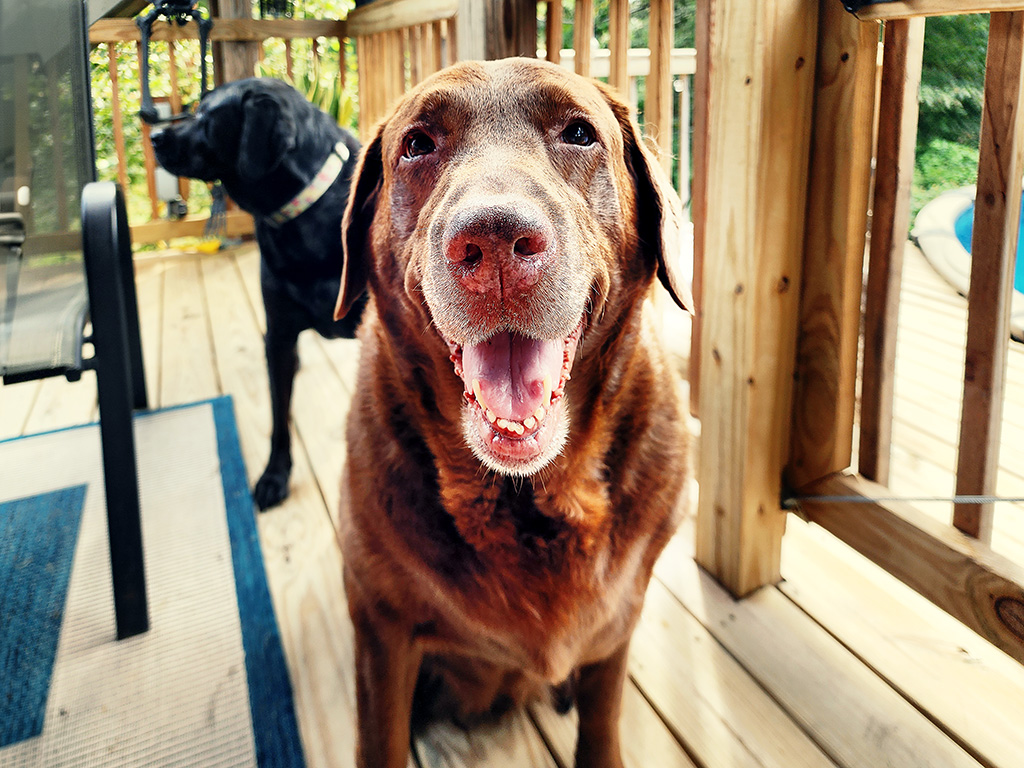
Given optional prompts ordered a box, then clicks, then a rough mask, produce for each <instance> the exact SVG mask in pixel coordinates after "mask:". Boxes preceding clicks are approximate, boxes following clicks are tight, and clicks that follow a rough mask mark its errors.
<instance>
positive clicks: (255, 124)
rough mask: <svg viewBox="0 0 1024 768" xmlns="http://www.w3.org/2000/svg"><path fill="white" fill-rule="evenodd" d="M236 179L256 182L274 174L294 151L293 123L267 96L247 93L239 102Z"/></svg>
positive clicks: (271, 97)
mask: <svg viewBox="0 0 1024 768" xmlns="http://www.w3.org/2000/svg"><path fill="white" fill-rule="evenodd" d="M242 113H243V118H242V135H241V137H240V139H239V145H238V175H239V176H241V178H242V179H243V180H245V181H256V180H258V179H261V178H263V177H264V176H266V175H267V174H268V173H270V172H271V171H272V170H274V169H275V168H276V167H277V166H278V164H279V163H280V162H281V160H282V159H283V158H284V156H285V155H286V154H288V152H290V151H291V150H292V149H293V148H294V147H295V121H294V120H293V119H292V118H291V116H290V115H289V114H288V112H287V110H285V109H283V108H282V107H281V104H280V102H279V101H278V100H277V99H275V98H274V97H273V96H271V95H270V94H267V93H250V94H248V95H246V96H245V97H244V98H243V102H242Z"/></svg>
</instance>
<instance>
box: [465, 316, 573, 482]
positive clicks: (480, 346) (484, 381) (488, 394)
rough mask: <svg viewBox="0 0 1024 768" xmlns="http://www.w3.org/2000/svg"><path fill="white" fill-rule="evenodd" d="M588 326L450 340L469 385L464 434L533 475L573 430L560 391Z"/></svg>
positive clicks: (478, 449)
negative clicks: (549, 334) (550, 334)
mask: <svg viewBox="0 0 1024 768" xmlns="http://www.w3.org/2000/svg"><path fill="white" fill-rule="evenodd" d="M582 331H583V321H582V320H581V321H580V323H579V325H577V326H576V329H575V330H574V331H573V332H572V333H570V334H569V335H568V336H566V337H564V338H557V339H532V338H529V337H527V336H523V335H520V334H518V333H515V332H511V331H504V332H501V333H497V334H495V335H494V336H491V337H490V338H488V339H486V340H485V341H482V342H480V343H477V344H469V345H466V346H460V345H458V344H455V343H453V342H451V341H449V342H448V346H449V348H450V349H451V361H452V364H453V365H454V366H455V374H456V375H457V376H459V378H461V379H462V381H463V385H464V387H465V389H464V394H465V398H466V401H467V404H466V409H465V411H464V414H463V428H464V430H465V432H466V438H467V440H468V441H469V443H470V447H471V448H472V449H473V451H474V453H475V454H476V455H477V457H478V458H479V459H480V460H481V461H483V462H484V463H485V464H486V465H487V466H489V467H490V468H491V469H494V470H496V471H499V472H502V473H504V474H514V475H529V474H532V473H534V472H536V471H537V470H538V469H540V468H541V467H542V466H544V465H545V464H547V463H548V461H550V460H551V459H552V458H554V456H556V455H557V454H558V452H559V451H560V450H561V448H562V444H563V443H564V441H565V436H566V434H567V432H568V428H567V425H566V417H565V408H564V404H563V402H562V396H563V395H564V394H565V384H566V382H567V381H568V380H569V378H570V373H571V371H572V364H573V360H574V358H575V356H576V347H577V345H578V343H579V340H580V334H581V333H582Z"/></svg>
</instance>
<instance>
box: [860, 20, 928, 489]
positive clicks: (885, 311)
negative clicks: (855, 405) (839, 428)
mask: <svg viewBox="0 0 1024 768" xmlns="http://www.w3.org/2000/svg"><path fill="white" fill-rule="evenodd" d="M923 54H924V18H917V19H899V20H893V21H887V22H886V23H885V48H884V56H885V58H884V61H883V65H882V82H881V88H880V89H879V90H880V102H879V103H880V106H879V113H880V114H883V115H885V119H884V120H879V122H878V145H877V149H876V152H875V157H876V161H875V168H876V171H875V194H874V205H873V206H872V215H871V257H870V264H869V267H868V285H867V292H866V294H865V303H864V369H863V373H862V376H861V382H862V383H861V405H860V443H859V450H858V462H859V468H860V473H861V474H862V475H863V476H864V477H866V478H868V479H869V480H874V481H875V482H877V483H881V484H882V485H888V484H889V447H890V442H891V440H892V403H893V386H894V383H895V368H896V326H897V319H898V317H899V296H900V278H901V275H902V272H903V252H904V250H906V247H907V232H908V231H909V229H910V181H911V179H912V177H913V174H914V149H915V147H916V146H917V113H918V106H917V104H918V98H919V93H918V92H919V91H920V88H921V57H922V56H923Z"/></svg>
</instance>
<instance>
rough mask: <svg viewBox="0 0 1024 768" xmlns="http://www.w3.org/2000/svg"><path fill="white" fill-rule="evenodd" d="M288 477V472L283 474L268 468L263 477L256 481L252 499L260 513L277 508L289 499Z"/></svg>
mask: <svg viewBox="0 0 1024 768" xmlns="http://www.w3.org/2000/svg"><path fill="white" fill-rule="evenodd" d="M288 475H289V472H288V470H285V471H283V472H282V471H280V470H272V469H270V468H269V467H267V469H266V470H265V471H264V472H263V475H262V477H260V479H259V480H257V481H256V487H255V488H253V491H252V498H253V501H255V502H256V506H257V507H258V508H259V510H260V512H263V511H265V510H267V509H270V508H271V507H276V506H277V505H278V504H280V503H281V502H282V501H284V500H285V499H286V498H288Z"/></svg>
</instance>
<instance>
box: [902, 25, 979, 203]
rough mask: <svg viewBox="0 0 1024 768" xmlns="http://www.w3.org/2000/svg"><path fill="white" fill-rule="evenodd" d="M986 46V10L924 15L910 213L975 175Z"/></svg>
mask: <svg viewBox="0 0 1024 768" xmlns="http://www.w3.org/2000/svg"><path fill="white" fill-rule="evenodd" d="M987 47H988V16H987V15H985V14H974V15H966V16H941V17H935V18H929V19H928V21H927V24H926V25H925V40H924V65H923V69H922V73H921V96H920V117H919V119H918V131H917V156H916V158H915V164H914V180H913V186H912V189H911V214H912V215H914V216H916V215H917V212H918V211H919V210H920V209H921V208H922V206H923V205H924V204H925V203H927V202H928V201H929V200H931V199H932V198H935V197H937V196H938V195H940V194H941V193H943V192H945V191H947V190H950V189H956V188H957V187H963V186H968V185H971V184H974V183H975V181H976V179H977V175H978V141H979V137H980V133H981V110H982V103H983V100H984V94H985V54H986V50H987ZM883 119H884V115H883Z"/></svg>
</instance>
